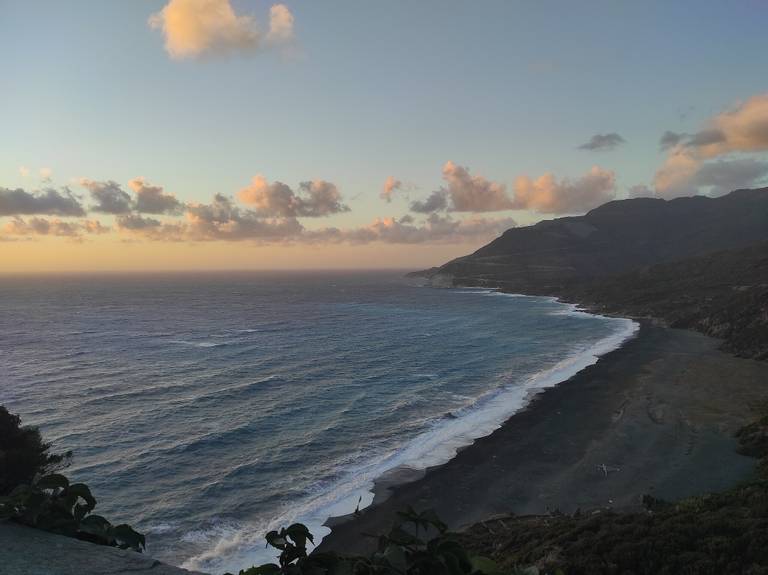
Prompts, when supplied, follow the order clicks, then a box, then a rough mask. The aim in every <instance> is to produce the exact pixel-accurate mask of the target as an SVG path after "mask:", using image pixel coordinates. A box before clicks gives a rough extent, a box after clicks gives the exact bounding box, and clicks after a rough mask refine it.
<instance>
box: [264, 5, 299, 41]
mask: <svg viewBox="0 0 768 575" xmlns="http://www.w3.org/2000/svg"><path fill="white" fill-rule="evenodd" d="M293 20H294V19H293V14H291V11H290V10H289V9H288V7H287V6H286V5H285V4H275V5H273V6H272V8H270V9H269V32H268V33H267V38H266V40H267V43H268V44H270V45H273V46H274V45H276V46H284V45H289V44H291V43H292V42H293V41H294V40H295V39H296V37H295V34H294V31H293Z"/></svg>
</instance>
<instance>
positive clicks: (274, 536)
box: [264, 530, 288, 551]
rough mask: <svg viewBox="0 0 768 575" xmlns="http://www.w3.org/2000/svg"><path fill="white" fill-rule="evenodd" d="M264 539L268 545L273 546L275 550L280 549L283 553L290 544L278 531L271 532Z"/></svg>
mask: <svg viewBox="0 0 768 575" xmlns="http://www.w3.org/2000/svg"><path fill="white" fill-rule="evenodd" d="M283 531H285V530H283ZM264 538H265V539H266V540H267V545H271V546H272V547H274V548H275V549H280V550H281V551H283V550H284V549H285V546H286V545H287V544H288V541H286V539H285V536H284V535H283V534H281V533H278V532H277V531H270V532H269V533H267V534H266V535H265V536H264Z"/></svg>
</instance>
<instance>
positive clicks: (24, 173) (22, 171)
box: [19, 166, 29, 178]
mask: <svg viewBox="0 0 768 575" xmlns="http://www.w3.org/2000/svg"><path fill="white" fill-rule="evenodd" d="M19 174H21V177H22V178H26V177H27V176H29V168H27V167H26V166H19Z"/></svg>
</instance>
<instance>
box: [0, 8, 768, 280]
mask: <svg viewBox="0 0 768 575" xmlns="http://www.w3.org/2000/svg"><path fill="white" fill-rule="evenodd" d="M767 29H768V3H766V2H764V1H762V0H751V1H750V0H743V1H740V2H722V1H717V2H715V1H700V0H698V1H695V2H694V1H691V2H668V1H659V2H650V1H648V2H645V1H644V2H617V1H615V0H610V1H608V0H606V1H604V2H565V1H563V2H548V1H542V2H523V1H519V2H517V1H511V0H510V1H498V2H495V1H487V2H469V1H466V2H458V1H449V0H439V1H420V2H413V1H409V2H404V1H403V2H399V1H387V2H378V3H373V2H360V1H352V0H350V1H347V2H318V1H317V0H306V1H305V0H287V1H286V3H285V4H273V3H271V2H264V1H261V0H170V1H167V0H123V1H110V2H106V1H93V0H68V1H67V2H62V1H61V0H50V1H39V0H23V1H22V0H0V72H1V73H2V74H1V75H0V77H1V78H2V90H0V133H1V134H2V137H1V138H0V270H1V271H3V272H18V271H46V270H56V271H77V270H145V269H146V270H162V269H273V268H376V267H397V268H418V267H425V266H432V265H438V264H441V263H443V262H444V261H446V260H448V259H450V258H452V257H455V256H459V255H463V254H466V253H468V252H470V251H473V250H474V249H476V248H477V247H479V246H481V245H483V244H484V243H486V242H487V241H489V240H490V239H492V238H493V237H495V236H496V235H498V234H499V233H501V232H502V231H503V230H504V229H507V228H509V227H511V226H513V225H527V224H530V223H533V222H536V221H538V220H541V219H545V218H551V217H559V216H563V215H571V214H583V213H584V212H585V211H587V210H589V209H591V208H593V207H595V206H597V205H599V204H601V203H604V202H605V201H608V200H611V199H615V198H619V199H620V198H626V197H630V196H658V197H663V198H673V197H677V196H682V195H690V194H694V193H702V194H712V195H716V194H720V193H724V192H726V191H730V190H731V189H735V188H743V187H758V186H760V185H768V184H767V183H766V182H768V75H767V74H766V71H768V36H767V35H766V30H767Z"/></svg>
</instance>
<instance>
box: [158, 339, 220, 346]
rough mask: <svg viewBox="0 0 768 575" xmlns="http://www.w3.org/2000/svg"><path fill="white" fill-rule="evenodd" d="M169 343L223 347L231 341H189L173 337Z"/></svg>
mask: <svg viewBox="0 0 768 575" xmlns="http://www.w3.org/2000/svg"><path fill="white" fill-rule="evenodd" d="M168 343H175V344H177V345H190V346H193V347H223V346H225V345H230V344H231V343H235V342H231V341H187V340H184V339H172V340H169V341H168Z"/></svg>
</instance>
